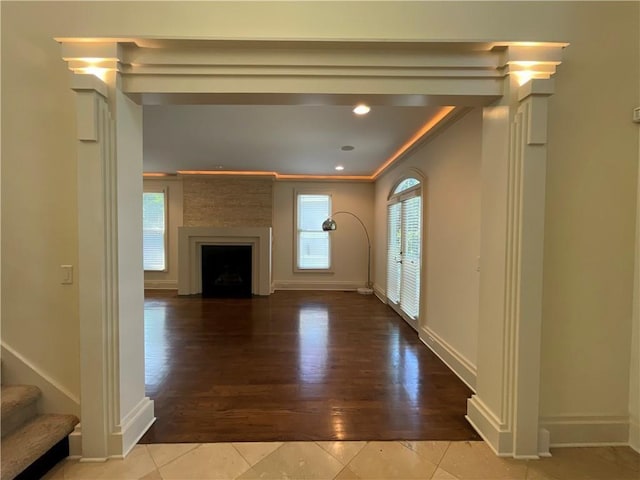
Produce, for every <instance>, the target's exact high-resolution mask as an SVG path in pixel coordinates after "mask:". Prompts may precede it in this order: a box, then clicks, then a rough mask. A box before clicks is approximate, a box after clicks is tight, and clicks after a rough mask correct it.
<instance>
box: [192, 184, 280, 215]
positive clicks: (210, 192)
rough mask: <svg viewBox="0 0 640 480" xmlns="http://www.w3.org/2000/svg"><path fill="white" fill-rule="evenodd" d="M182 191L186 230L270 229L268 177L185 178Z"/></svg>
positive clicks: (271, 191)
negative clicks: (193, 228) (198, 228)
mask: <svg viewBox="0 0 640 480" xmlns="http://www.w3.org/2000/svg"><path fill="white" fill-rule="evenodd" d="M182 188H183V195H184V196H183V209H184V210H183V211H184V213H183V225H184V226H186V227H270V226H271V223H272V210H273V208H272V204H273V179H272V178H271V177H268V178H255V177H231V176H229V177H227V176H211V177H207V176H185V177H184V178H183V183H182Z"/></svg>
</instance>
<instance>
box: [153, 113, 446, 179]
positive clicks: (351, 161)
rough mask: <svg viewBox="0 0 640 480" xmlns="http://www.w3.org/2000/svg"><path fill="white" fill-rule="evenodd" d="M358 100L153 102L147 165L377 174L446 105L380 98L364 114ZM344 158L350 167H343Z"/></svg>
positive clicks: (157, 169) (166, 169)
mask: <svg viewBox="0 0 640 480" xmlns="http://www.w3.org/2000/svg"><path fill="white" fill-rule="evenodd" d="M352 108H353V106H347V105H145V106H144V122H143V123H144V137H143V138H144V171H145V173H149V172H154V173H175V172H177V171H185V170H188V171H193V170H198V171H200V170H209V171H229V170H231V171H238V170H240V171H268V172H276V173H278V174H285V175H338V176H352V175H357V176H371V175H372V174H373V173H374V172H375V171H376V170H377V169H378V168H379V167H380V166H382V165H383V164H384V163H385V162H386V161H387V160H388V159H389V158H390V157H391V156H392V155H394V153H395V152H397V151H398V149H400V148H401V147H402V146H403V145H404V144H405V143H406V142H407V141H408V140H410V139H411V137H412V136H414V134H415V133H416V132H417V131H419V130H420V128H421V127H422V126H423V125H424V124H426V123H427V122H428V121H429V120H430V119H432V117H433V116H434V115H435V114H437V112H439V110H440V108H439V107H435V106H398V105H377V106H375V105H374V106H372V108H371V111H370V112H369V113H368V114H367V115H363V116H359V115H355V114H354V113H353V112H352ZM345 146H351V147H353V149H352V150H349V151H344V150H342V147H345ZM337 165H342V166H344V170H342V171H336V170H335V167H336V166H337Z"/></svg>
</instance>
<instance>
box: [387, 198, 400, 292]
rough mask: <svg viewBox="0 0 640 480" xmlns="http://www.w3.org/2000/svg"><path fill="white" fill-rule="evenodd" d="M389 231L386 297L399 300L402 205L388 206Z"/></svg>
mask: <svg viewBox="0 0 640 480" xmlns="http://www.w3.org/2000/svg"><path fill="white" fill-rule="evenodd" d="M387 210H388V217H389V231H388V235H387V298H388V299H389V300H391V301H392V302H393V303H399V302H400V274H401V273H402V270H401V268H400V267H401V266H402V263H401V262H402V258H401V254H402V243H401V242H402V235H401V234H400V230H401V228H402V223H401V220H402V217H401V216H400V213H401V211H402V205H401V204H400V203H394V204H392V205H389V207H388V209H387Z"/></svg>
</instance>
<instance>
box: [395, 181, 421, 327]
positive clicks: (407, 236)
mask: <svg viewBox="0 0 640 480" xmlns="http://www.w3.org/2000/svg"><path fill="white" fill-rule="evenodd" d="M401 185H402V183H401V184H400V185H399V187H400V186H401ZM413 187H414V188H412V189H411V192H409V195H407V194H404V195H400V194H402V193H404V192H403V191H400V192H394V193H398V194H399V195H395V196H392V198H391V203H390V204H389V206H388V210H387V213H388V216H387V218H388V232H387V301H388V303H389V305H391V307H392V308H393V309H394V310H396V312H398V314H400V316H402V318H404V319H405V320H406V321H407V323H409V325H411V326H412V327H413V328H414V329H415V330H417V329H418V315H419V312H420V265H421V245H422V230H421V218H422V215H421V214H422V203H421V197H420V195H419V188H415V184H414V185H413ZM396 190H397V189H396Z"/></svg>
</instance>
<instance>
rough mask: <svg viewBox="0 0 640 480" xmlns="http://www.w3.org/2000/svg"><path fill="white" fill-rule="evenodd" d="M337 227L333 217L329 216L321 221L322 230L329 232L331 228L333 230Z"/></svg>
mask: <svg viewBox="0 0 640 480" xmlns="http://www.w3.org/2000/svg"><path fill="white" fill-rule="evenodd" d="M336 228H338V226H337V225H336V222H335V220H334V219H333V218H331V217H329V218H327V219H326V220H325V221H324V222H322V231H324V232H330V231H331V230H335V229H336Z"/></svg>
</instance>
